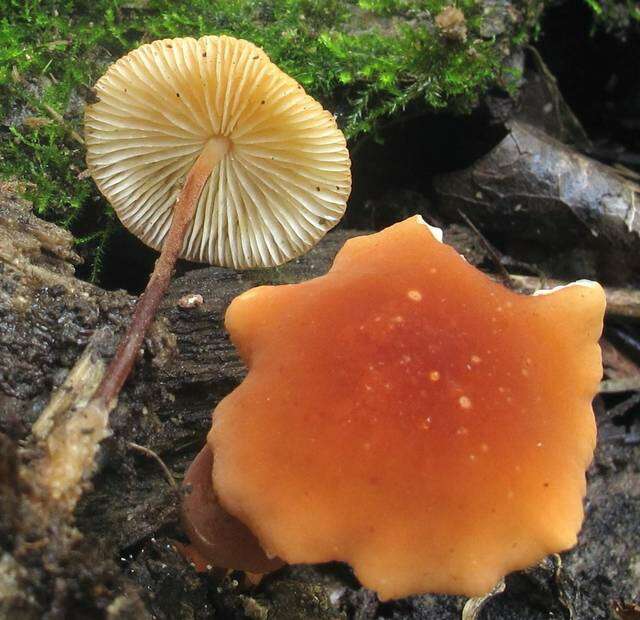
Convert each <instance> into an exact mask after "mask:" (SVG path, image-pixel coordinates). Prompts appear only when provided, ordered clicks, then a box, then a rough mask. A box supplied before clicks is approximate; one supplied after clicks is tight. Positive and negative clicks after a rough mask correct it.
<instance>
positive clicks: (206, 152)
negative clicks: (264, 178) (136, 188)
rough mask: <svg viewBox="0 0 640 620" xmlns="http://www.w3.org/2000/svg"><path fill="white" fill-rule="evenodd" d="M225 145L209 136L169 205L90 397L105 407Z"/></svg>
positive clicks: (157, 299)
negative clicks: (162, 233) (140, 285)
mask: <svg viewBox="0 0 640 620" xmlns="http://www.w3.org/2000/svg"><path fill="white" fill-rule="evenodd" d="M229 146H230V143H229V140H227V138H223V137H219V138H211V140H209V142H207V144H206V145H205V147H204V149H203V151H202V153H201V154H200V156H199V157H198V159H197V160H196V162H195V164H194V165H193V167H192V168H191V170H190V171H189V174H188V175H187V179H186V181H185V184H184V187H183V188H182V191H181V192H180V195H179V196H178V199H177V200H176V204H175V206H174V208H173V220H172V222H171V228H170V229H169V233H168V234H167V236H166V238H165V240H164V243H163V244H162V251H161V252H160V257H159V258H158V260H157V261H156V264H155V267H154V269H153V273H152V274H151V278H150V279H149V282H148V284H147V288H146V289H145V291H144V293H143V294H142V296H141V297H140V298H139V299H138V303H137V304H136V307H135V310H134V312H133V317H132V318H131V323H130V325H129V328H128V329H127V332H126V334H125V335H124V337H123V339H122V340H121V342H120V345H119V346H118V350H117V351H116V354H115V355H114V357H113V359H112V360H111V363H110V364H109V366H108V368H107V371H106V374H105V376H104V379H103V380H102V383H100V385H99V386H98V389H97V390H96V392H95V394H94V396H93V400H94V401H101V403H102V404H103V405H104V406H105V407H109V406H110V405H111V404H112V403H113V401H115V399H117V398H118V394H119V393H120V390H121V389H122V386H123V385H124V382H125V381H126V379H127V377H128V376H129V373H130V372H131V368H132V367H133V364H134V362H135V359H136V356H137V354H138V351H139V350H140V346H141V345H142V340H143V338H144V335H145V333H146V331H147V328H148V327H149V324H150V323H151V321H152V320H153V317H154V316H155V313H156V310H157V309H158V306H159V305H160V301H161V300H162V297H163V296H164V293H165V291H166V290H167V287H168V286H169V281H170V280H171V274H172V273H173V267H174V265H175V263H176V260H177V258H178V255H179V254H180V250H181V249H182V244H183V243H184V237H185V234H186V232H187V230H188V228H189V225H190V224H191V220H192V219H193V216H194V213H195V208H196V204H197V202H198V198H199V197H200V193H201V192H202V188H203V187H204V185H205V183H206V182H207V179H208V178H209V175H210V174H211V171H212V170H213V169H214V168H215V167H216V166H217V165H218V163H219V162H220V160H221V159H222V158H223V157H224V155H225V154H226V153H227V151H228V150H229ZM113 404H114V403H113Z"/></svg>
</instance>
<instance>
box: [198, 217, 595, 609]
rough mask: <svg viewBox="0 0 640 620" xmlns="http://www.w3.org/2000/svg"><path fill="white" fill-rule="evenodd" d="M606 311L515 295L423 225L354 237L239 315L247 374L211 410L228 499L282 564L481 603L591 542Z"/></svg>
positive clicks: (568, 293) (260, 291) (235, 332)
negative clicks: (589, 492) (586, 535)
mask: <svg viewBox="0 0 640 620" xmlns="http://www.w3.org/2000/svg"><path fill="white" fill-rule="evenodd" d="M604 304H605V302H604V294H603V291H602V289H601V288H600V287H599V286H598V285H596V284H593V283H584V284H580V283H578V284H576V285H573V286H569V287H565V288H563V289H561V290H557V291H554V292H551V293H549V294H547V295H540V296H522V295H519V294H516V293H513V292H511V291H509V290H507V289H505V288H504V287H503V286H501V285H498V284H496V283H495V282H493V281H491V280H490V279H489V278H488V277H486V276H485V275H483V274H482V273H481V272H479V271H478V270H477V269H475V268H474V267H472V266H470V265H469V264H468V263H467V262H466V261H465V260H464V259H463V258H462V257H460V256H459V255H458V254H457V253H456V252H455V250H453V249H452V248H450V247H448V246H446V245H444V244H442V243H440V242H439V241H438V240H437V239H436V238H435V237H434V235H433V233H432V231H431V230H430V229H429V227H427V226H426V225H425V224H424V222H422V220H421V219H420V218H419V217H413V218H410V219H408V220H406V221H404V222H402V223H400V224H397V225H395V226H392V227H390V228H388V229H386V230H384V231H382V232H380V233H378V234H374V235H370V236H366V237H358V238H355V239H352V240H350V241H348V242H347V244H346V245H345V246H344V248H343V249H342V250H341V252H340V253H339V254H338V256H337V258H336V260H335V263H334V265H333V267H332V269H331V271H330V272H329V273H328V274H327V275H325V276H323V277H320V278H317V279H314V280H311V281H308V282H305V283H302V284H296V285H287V286H276V287H271V286H268V287H259V288H256V289H253V290H250V291H248V292H247V293H244V294H243V295H241V296H239V297H238V298H237V299H235V300H234V302H233V303H232V304H231V306H230V308H229V310H228V313H227V317H226V322H227V327H228V330H229V332H230V334H231V337H232V339H233V342H234V343H235V345H236V346H237V348H238V350H239V352H240V354H241V355H242V357H243V359H244V361H245V362H246V364H247V366H248V367H249V374H248V376H247V378H246V379H245V381H244V382H243V383H242V384H241V385H240V386H239V387H238V388H237V389H236V390H234V392H232V393H231V394H230V395H229V396H228V397H226V398H225V399H224V400H223V401H222V402H221V403H220V404H219V406H218V407H217V409H216V411H215V413H214V420H213V426H212V430H211V432H210V434H209V439H208V441H209V445H210V446H211V447H212V449H213V451H214V453H215V455H216V458H215V463H214V466H213V484H214V488H215V492H216V494H217V495H218V497H219V499H220V502H221V503H222V505H223V506H224V508H225V509H226V510H228V511H229V512H230V513H231V514H233V515H235V516H236V517H237V518H238V519H240V520H241V521H242V522H243V523H244V524H246V525H247V526H248V527H249V529H250V530H251V531H252V532H253V533H254V534H255V535H256V536H257V538H258V539H259V541H260V543H261V544H262V546H263V548H264V549H265V550H266V552H267V553H268V555H269V556H279V557H281V558H283V559H284V560H286V561H287V562H289V563H298V562H324V561H329V560H342V561H346V562H348V563H349V564H351V565H352V566H353V568H354V570H355V571H356V574H357V576H358V577H359V579H360V580H361V582H362V583H363V585H365V586H367V587H369V588H372V589H374V590H376V591H377V592H378V594H379V595H380V597H381V598H383V599H388V598H396V597H401V596H405V595H409V594H415V593H422V592H441V593H455V594H466V595H470V596H473V595H479V594H482V593H485V592H487V591H489V590H491V588H492V587H493V586H494V585H495V584H496V582H497V581H498V580H499V579H500V578H501V577H502V576H503V575H505V574H506V573H508V572H509V571H511V570H514V569H519V568H522V567H525V566H528V565H530V564H532V563H535V562H536V561H537V560H539V559H541V558H543V557H544V556H545V555H547V554H548V553H550V552H555V551H561V550H563V549H567V548H569V547H571V546H572V545H574V544H575V542H576V536H577V533H578V531H579V529H580V526H581V522H582V518H583V510H582V499H583V497H584V493H585V469H586V467H587V466H588V464H589V462H590V461H591V458H592V455H593V449H594V444H595V423H594V418H593V412H592V408H591V400H592V398H593V396H594V394H595V392H596V390H597V386H598V382H599V380H600V377H601V373H602V367H601V358H600V350H599V347H598V338H599V335H600V332H601V329H602V319H603V313H604Z"/></svg>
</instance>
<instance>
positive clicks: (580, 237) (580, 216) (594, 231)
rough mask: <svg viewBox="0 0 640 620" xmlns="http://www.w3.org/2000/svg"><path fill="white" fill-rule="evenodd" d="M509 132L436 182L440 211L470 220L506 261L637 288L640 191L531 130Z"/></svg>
mask: <svg viewBox="0 0 640 620" xmlns="http://www.w3.org/2000/svg"><path fill="white" fill-rule="evenodd" d="M508 129H509V133H508V134H507V136H506V137H505V138H504V139H503V140H502V141H501V142H500V143H499V144H498V145H497V146H496V147H495V148H494V149H493V150H492V151H490V152H489V153H488V154H487V155H485V156H484V157H482V158H480V159H479V160H478V161H477V162H475V163H474V164H473V165H472V166H471V167H470V168H467V169H465V170H461V171H458V172H453V173H450V174H445V175H441V176H439V177H437V178H436V180H435V189H436V193H437V199H438V200H437V207H438V209H439V211H440V212H441V213H442V214H443V215H444V216H445V217H447V218H450V219H452V220H456V219H459V215H458V211H462V212H463V213H466V214H467V215H468V216H469V217H470V218H471V219H472V220H473V222H474V223H475V224H476V225H477V226H478V228H479V229H480V230H482V231H483V233H485V234H486V235H487V237H488V238H489V239H490V240H491V241H493V240H494V239H495V240H498V241H501V244H502V246H503V247H502V249H503V251H504V252H505V253H506V254H508V255H510V256H512V257H514V258H517V259H520V260H524V261H527V262H530V263H537V264H538V265H540V266H542V267H543V268H544V269H545V271H548V272H550V273H554V275H555V276H556V277H566V278H568V279H570V278H573V279H575V277H585V276H589V277H592V278H594V279H599V280H601V281H604V282H606V283H608V284H628V283H630V282H634V281H637V280H638V273H639V269H640V214H639V213H638V200H639V197H638V185H637V184H636V183H635V182H633V181H630V180H629V179H626V178H624V177H622V176H621V175H620V174H618V173H617V172H616V171H615V170H614V169H613V168H610V167H608V166H605V165H603V164H600V163H598V162H596V161H594V160H592V159H590V158H588V157H586V156H584V155H582V154H580V153H579V152H577V151H575V150H573V149H572V148H570V147H568V146H566V145H564V144H561V143H560V142H558V141H556V140H554V139H553V138H550V137H549V136H547V135H546V134H544V133H541V132H540V131H538V130H537V129H534V128H533V127H531V126H530V125H527V124H525V123H522V122H520V121H511V122H510V123H509V124H508ZM559 270H563V271H564V273H560V272H559Z"/></svg>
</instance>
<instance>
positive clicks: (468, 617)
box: [461, 579, 505, 620]
mask: <svg viewBox="0 0 640 620" xmlns="http://www.w3.org/2000/svg"><path fill="white" fill-rule="evenodd" d="M504 589H505V584H504V579H501V580H500V581H498V583H497V584H496V585H495V587H494V588H493V590H491V592H488V593H487V594H485V595H484V596H476V597H474V598H470V599H469V600H468V601H467V602H466V603H465V604H464V608H463V609H462V617H461V620H477V618H478V614H479V613H480V611H481V610H482V608H483V607H484V605H485V604H486V603H487V601H489V600H491V599H492V598H493V597H494V596H497V595H498V594H501V593H502V592H504Z"/></svg>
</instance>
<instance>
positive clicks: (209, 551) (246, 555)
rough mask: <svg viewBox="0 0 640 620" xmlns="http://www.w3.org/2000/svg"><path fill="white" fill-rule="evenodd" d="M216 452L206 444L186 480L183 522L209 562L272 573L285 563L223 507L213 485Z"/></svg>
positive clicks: (238, 568)
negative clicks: (269, 553) (267, 554)
mask: <svg viewBox="0 0 640 620" xmlns="http://www.w3.org/2000/svg"><path fill="white" fill-rule="evenodd" d="M212 467H213V454H212V453H211V449H210V448H209V447H208V446H205V447H204V448H203V449H202V450H200V452H199V453H198V455H197V456H196V458H195V459H194V461H193V462H192V463H191V465H190V466H189V469H188V470H187V473H186V475H185V479H184V486H185V487H186V488H188V493H187V494H186V495H185V498H184V500H183V502H182V523H183V526H184V529H185V531H186V533H187V536H189V540H191V543H192V544H193V546H194V547H195V548H196V550H197V551H198V553H199V554H200V555H201V556H202V557H203V558H204V559H205V560H206V562H207V563H208V564H211V565H212V566H215V567H218V568H232V569H237V570H245V571H250V572H252V573H269V572H271V571H274V570H276V569H277V568H280V567H281V566H282V564H283V563H282V561H281V560H279V559H278V558H268V557H267V556H266V555H265V553H264V551H263V550H262V547H261V546H260V544H259V543H258V540H257V539H256V537H255V536H254V535H253V534H252V533H251V532H250V531H249V529H248V528H247V526H246V525H244V523H241V522H240V521H238V519H236V518H235V517H233V516H232V515H230V514H229V513H228V512H226V511H225V510H224V508H222V506H221V505H220V502H218V498H217V497H216V494H215V493H214V491H213V486H212V484H211V470H212Z"/></svg>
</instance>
